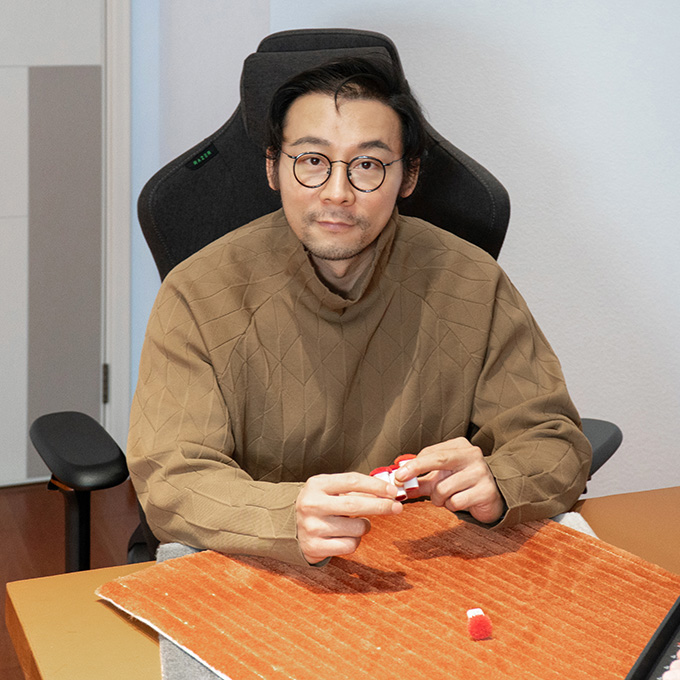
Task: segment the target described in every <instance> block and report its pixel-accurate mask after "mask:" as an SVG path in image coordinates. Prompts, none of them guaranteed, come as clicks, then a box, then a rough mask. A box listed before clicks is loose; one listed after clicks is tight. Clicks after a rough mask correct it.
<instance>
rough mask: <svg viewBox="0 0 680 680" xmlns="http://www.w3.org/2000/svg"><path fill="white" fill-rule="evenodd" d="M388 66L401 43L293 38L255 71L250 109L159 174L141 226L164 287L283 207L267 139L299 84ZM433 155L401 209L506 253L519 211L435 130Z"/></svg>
mask: <svg viewBox="0 0 680 680" xmlns="http://www.w3.org/2000/svg"><path fill="white" fill-rule="evenodd" d="M374 54H375V55H381V56H382V57H384V56H385V55H386V56H388V57H389V58H390V59H392V60H393V62H394V63H395V64H396V65H397V66H398V68H399V69H400V70H401V68H402V67H401V62H400V60H399V55H398V53H397V50H396V47H395V46H394V44H393V43H392V41H391V40H390V39H389V38H387V37H386V36H384V35H381V34H380V33H373V32H370V31H359V30H352V29H305V30H296V31H283V32H281V33H275V34H273V35H270V36H268V37H267V38H265V39H264V40H263V41H262V42H261V43H260V45H259V46H258V48H257V52H255V53H254V54H251V55H250V56H249V57H248V58H247V59H246V61H245V63H244V66H243V73H242V76H241V102H240V103H239V106H238V107H237V109H236V111H234V113H233V114H232V116H231V118H229V120H227V122H226V123H225V124H224V125H223V126H222V127H221V128H220V129H219V130H217V131H216V132H214V133H213V134H212V135H210V136H209V137H207V138H206V139H205V140H203V141H202V142H201V143H200V144H197V145H196V146H194V147H193V148H191V149H189V150H188V151H187V152H185V153H184V154H182V155H181V156H179V157H178V158H176V159H175V160H173V161H171V162H170V163H168V165H166V166H165V167H164V168H162V169H161V170H160V171H158V172H157V173H156V174H155V175H154V176H153V177H152V178H151V179H150V180H149V181H148V182H147V184H146V185H145V187H144V189H143V190H142V193H141V195H140V197H139V202H138V213H139V221H140V224H141V227H142V231H143V232H144V236H145V238H146V240H147V243H148V245H149V248H150V249H151V252H152V254H153V257H154V260H155V262H156V266H157V267H158V271H159V273H160V276H161V279H163V278H165V276H166V274H167V273H168V272H169V271H170V270H171V269H172V268H173V267H174V266H175V265H177V264H179V263H180V262H182V260H184V259H185V258H187V257H189V256H190V255H192V254H193V253H194V252H196V251H197V250H199V249H200V248H202V247H203V246H205V245H207V244H208V243H210V242H212V241H214V240H215V239H217V238H219V237H220V236H222V235H223V234H225V233H227V232H228V231H231V230H232V229H235V228H236V227H239V226H241V225H243V224H246V223H247V222H249V221H251V220H253V219H255V218H257V217H260V216H262V215H264V214H266V213H268V212H271V211H273V210H276V209H277V208H279V207H280V206H281V202H280V199H279V196H278V194H277V193H276V192H274V191H272V190H271V189H270V188H269V185H268V184H267V178H266V173H265V149H264V130H265V121H266V117H267V110H268V105H269V100H270V98H271V96H272V94H273V93H274V91H275V90H276V89H277V88H278V87H279V85H281V84H282V83H283V82H284V81H285V80H287V79H288V78H289V77H291V76H293V75H295V74H296V73H299V72H300V71H303V70H305V69H307V68H311V67H314V66H317V65H319V64H322V63H324V62H327V61H330V60H332V59H337V58H340V57H342V56H345V55H347V56H350V55H351V56H367V57H370V56H371V55H374ZM427 132H428V136H429V140H428V151H427V154H426V157H425V159H424V160H423V163H422V165H421V175H420V180H419V182H418V185H417V187H416V190H415V191H414V192H413V194H412V195H411V196H410V197H409V198H408V199H405V200H404V201H402V202H401V203H400V204H399V210H400V212H401V213H403V214H406V215H413V216H416V217H421V218H423V219H425V220H427V221H429V222H432V223H433V224H436V225H437V226H439V227H441V228H443V229H446V230H447V231H451V232H453V233H455V234H457V235H459V236H461V237H462V238H464V239H466V240H468V241H470V242H472V243H474V244H476V245H478V246H480V247H481V248H483V249H484V250H486V251H487V252H489V253H490V254H491V255H492V256H493V257H497V256H498V253H499V252H500V249H501V245H502V244H503V239H504V238H505V232H506V230H507V226H508V221H509V218H510V202H509V199H508V195H507V192H506V191H505V189H504V188H503V186H502V185H501V184H500V182H499V181H498V180H497V179H496V178H495V177H494V176H493V175H491V174H490V173H489V172H488V171H487V170H486V169H484V168H483V167H482V166H481V165H479V164H478V163H476V162H475V161H474V160H472V159H471V158H469V157H468V156H467V155H466V154H464V153H463V152H462V151H460V150H459V149H457V148H456V147H455V146H453V145H452V144H451V143H450V142H448V141H447V140H445V139H444V138H443V137H442V136H441V135H439V134H438V133H437V132H436V131H435V130H434V129H433V128H432V127H431V126H429V125H428V130H427Z"/></svg>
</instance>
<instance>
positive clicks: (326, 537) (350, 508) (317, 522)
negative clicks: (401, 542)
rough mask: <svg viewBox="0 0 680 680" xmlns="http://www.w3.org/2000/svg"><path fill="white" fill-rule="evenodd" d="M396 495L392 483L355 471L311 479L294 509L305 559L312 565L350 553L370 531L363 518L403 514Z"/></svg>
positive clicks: (365, 519) (369, 525) (303, 488)
mask: <svg viewBox="0 0 680 680" xmlns="http://www.w3.org/2000/svg"><path fill="white" fill-rule="evenodd" d="M396 495H397V488H396V487H395V486H394V484H387V483H386V482H384V481H382V480H380V479H376V478H375V477H369V476H368V475H362V474H360V473H358V472H343V473H339V474H334V475H316V476H315V477H310V478H309V479H308V480H307V483H306V484H305V485H304V486H303V487H302V491H300V495H299V496H298V498H297V502H296V506H295V507H296V511H297V532H298V541H299V543H300V548H301V550H302V554H303V555H304V556H305V559H306V560H307V561H308V562H309V563H310V564H315V563H316V562H320V561H321V560H323V559H325V558H326V557H330V556H332V555H349V554H351V553H353V552H354V551H355V550H356V549H357V547H358V546H359V543H360V542H361V537H362V536H363V535H364V534H366V533H367V532H368V531H369V530H370V528H371V523H370V521H369V520H368V519H367V517H366V516H370V515H396V514H399V513H400V512H401V511H402V509H403V507H402V505H401V503H399V502H397V501H395V500H394V499H395V497H396Z"/></svg>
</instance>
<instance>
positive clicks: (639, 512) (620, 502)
mask: <svg viewBox="0 0 680 680" xmlns="http://www.w3.org/2000/svg"><path fill="white" fill-rule="evenodd" d="M574 509H575V510H578V511H579V512H580V513H581V514H582V515H583V517H584V518H585V519H586V521H587V522H588V524H590V526H591V527H592V529H593V531H594V532H595V534H596V535H597V536H598V537H599V538H601V539H602V540H603V541H606V542H607V543H611V544H612V545H615V546H617V547H618V548H623V549H624V550H627V551H628V552H631V553H633V554H634V555H638V557H642V558H643V559H645V560H647V561H648V562H652V563H653V564H658V565H659V566H660V567H663V568H664V569H667V570H668V571H670V572H673V573H674V574H680V534H679V527H680V486H676V487H672V488H669V489H655V490H653V491H639V492H637V493H624V494H617V495H615V496H603V497H602V498H589V499H587V500H584V501H579V502H578V503H577V504H576V507H575V508H574Z"/></svg>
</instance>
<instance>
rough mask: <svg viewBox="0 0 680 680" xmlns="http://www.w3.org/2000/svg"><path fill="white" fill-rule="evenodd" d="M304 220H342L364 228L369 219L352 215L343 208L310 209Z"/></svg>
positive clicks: (308, 222)
mask: <svg viewBox="0 0 680 680" xmlns="http://www.w3.org/2000/svg"><path fill="white" fill-rule="evenodd" d="M305 222H306V223H307V224H311V223H312V222H344V223H345V224H351V225H352V226H353V227H360V228H365V227H367V226H368V225H369V221H368V220H367V219H366V218H364V217H359V216H357V215H353V214H352V213H349V212H346V211H344V210H331V211H312V212H309V213H307V214H306V215H305Z"/></svg>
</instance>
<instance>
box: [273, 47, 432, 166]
mask: <svg viewBox="0 0 680 680" xmlns="http://www.w3.org/2000/svg"><path fill="white" fill-rule="evenodd" d="M310 93H321V94H327V95H329V96H332V97H334V98H335V101H336V105H337V102H338V100H339V99H375V100H378V101H380V102H382V103H384V104H386V105H387V106H389V107H391V108H392V109H393V110H394V112H395V113H396V114H397V115H398V116H399V119H400V121H401V135H402V146H403V154H404V168H405V169H406V173H407V174H412V173H413V172H415V171H416V170H417V169H418V164H419V161H420V158H421V156H422V155H423V153H424V150H425V140H426V132H425V119H424V117H423V113H422V110H421V108H420V104H419V103H418V101H417V100H416V98H415V97H414V96H413V93H412V92H411V89H410V87H409V85H408V82H407V81H406V78H405V77H404V76H403V74H402V73H401V71H400V70H399V69H398V68H397V67H396V66H395V65H394V63H393V62H392V61H391V60H390V59H387V58H381V57H378V56H376V57H372V58H370V59H369V58H363V57H350V58H345V59H341V60H338V61H332V62H329V63H326V64H323V65H322V66H317V67H315V68H312V69H309V70H307V71H303V72H302V73H299V74H298V75H296V76H293V77H292V78H290V79H289V80H288V81H286V82H285V83H284V84H283V85H281V86H280V87H279V89H278V90H277V91H276V92H275V93H274V96H273V97H272V100H271V103H270V106H269V117H268V121H267V132H266V142H267V154H268V156H269V157H271V158H274V159H278V158H279V155H280V153H281V146H282V144H283V126H284V124H285V120H286V115H287V113H288V109H289V108H290V107H291V105H292V104H293V102H294V101H295V100H296V99H297V98H298V97H301V96H303V95H305V94H310Z"/></svg>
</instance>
